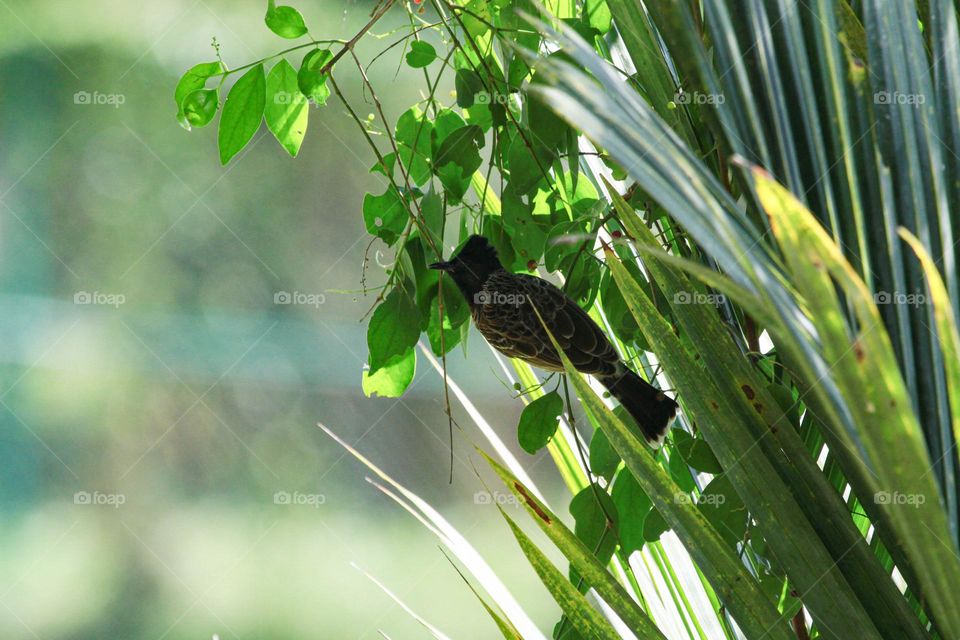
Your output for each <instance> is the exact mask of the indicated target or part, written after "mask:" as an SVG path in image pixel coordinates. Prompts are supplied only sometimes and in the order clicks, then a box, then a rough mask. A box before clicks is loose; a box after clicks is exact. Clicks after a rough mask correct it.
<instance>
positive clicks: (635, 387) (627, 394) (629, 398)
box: [597, 364, 679, 449]
mask: <svg viewBox="0 0 960 640" xmlns="http://www.w3.org/2000/svg"><path fill="white" fill-rule="evenodd" d="M617 369H618V371H617V373H615V374H613V375H610V376H604V377H598V378H597V379H598V380H599V381H600V384H602V385H603V386H605V387H606V388H607V390H609V391H610V393H611V394H612V395H613V397H615V398H616V399H617V400H619V401H620V404H621V405H623V408H624V409H626V411H627V413H629V414H630V415H631V416H632V417H633V419H634V420H635V421H636V422H637V425H638V426H639V427H640V430H641V431H642V432H643V437H644V438H646V440H647V443H648V444H649V445H650V446H651V447H653V448H655V449H656V448H659V447H660V446H661V445H662V444H663V440H664V438H666V435H667V429H669V428H670V425H671V423H673V420H674V418H676V417H677V408H678V406H679V405H677V403H676V402H674V401H673V400H672V399H670V398H668V397H667V396H666V394H664V393H663V391H660V389H657V388H656V387H654V386H653V385H651V384H650V383H649V382H647V381H646V380H644V379H643V378H641V377H640V376H638V375H637V374H636V373H634V372H633V371H630V369H628V368H627V367H626V366H624V365H623V364H621V365H620V366H618V367H617Z"/></svg>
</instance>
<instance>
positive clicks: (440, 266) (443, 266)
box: [430, 262, 453, 271]
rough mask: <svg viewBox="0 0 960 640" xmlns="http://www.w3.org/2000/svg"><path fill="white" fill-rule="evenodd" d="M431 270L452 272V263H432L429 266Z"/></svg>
mask: <svg viewBox="0 0 960 640" xmlns="http://www.w3.org/2000/svg"><path fill="white" fill-rule="evenodd" d="M430 268H431V269H436V270H437V271H452V270H453V263H452V262H434V263H433V264H432V265H430Z"/></svg>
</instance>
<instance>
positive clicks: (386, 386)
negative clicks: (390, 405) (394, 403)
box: [362, 348, 417, 398]
mask: <svg viewBox="0 0 960 640" xmlns="http://www.w3.org/2000/svg"><path fill="white" fill-rule="evenodd" d="M416 367H417V352H416V349H413V348H411V349H407V351H406V353H403V354H401V355H395V356H393V357H391V358H390V359H389V360H387V362H386V363H384V365H383V366H382V367H380V368H379V369H378V370H377V371H375V372H374V373H372V374H371V373H370V372H369V371H364V372H363V383H362V385H363V393H364V395H366V396H367V397H368V398H369V397H371V396H373V395H377V396H380V397H381V398H399V397H400V396H402V395H403V392H404V391H406V389H407V387H409V386H410V382H411V381H412V380H413V374H414V372H415V371H416Z"/></svg>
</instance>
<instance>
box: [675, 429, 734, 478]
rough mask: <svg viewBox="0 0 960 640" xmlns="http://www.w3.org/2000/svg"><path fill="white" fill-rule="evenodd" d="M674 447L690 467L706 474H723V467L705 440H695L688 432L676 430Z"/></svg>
mask: <svg viewBox="0 0 960 640" xmlns="http://www.w3.org/2000/svg"><path fill="white" fill-rule="evenodd" d="M673 447H674V449H675V450H676V451H677V452H678V453H679V454H680V455H681V456H683V459H684V460H685V461H686V463H687V464H688V465H690V466H691V467H693V468H694V469H696V470H697V471H702V472H704V473H712V474H715V475H716V474H718V473H722V472H723V467H722V466H720V462H719V461H718V460H717V456H715V455H714V454H713V449H711V448H710V445H709V444H707V441H706V440H704V439H703V438H694V437H693V436H691V435H690V434H689V433H687V432H686V431H682V430H680V429H674V431H673Z"/></svg>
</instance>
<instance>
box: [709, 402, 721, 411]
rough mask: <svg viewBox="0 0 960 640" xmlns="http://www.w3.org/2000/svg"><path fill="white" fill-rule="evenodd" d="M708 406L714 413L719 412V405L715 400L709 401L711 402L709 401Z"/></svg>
mask: <svg viewBox="0 0 960 640" xmlns="http://www.w3.org/2000/svg"><path fill="white" fill-rule="evenodd" d="M710 406H711V407H713V410H714V411H719V410H720V405H718V404H717V403H716V401H715V400H711V401H710Z"/></svg>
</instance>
